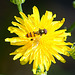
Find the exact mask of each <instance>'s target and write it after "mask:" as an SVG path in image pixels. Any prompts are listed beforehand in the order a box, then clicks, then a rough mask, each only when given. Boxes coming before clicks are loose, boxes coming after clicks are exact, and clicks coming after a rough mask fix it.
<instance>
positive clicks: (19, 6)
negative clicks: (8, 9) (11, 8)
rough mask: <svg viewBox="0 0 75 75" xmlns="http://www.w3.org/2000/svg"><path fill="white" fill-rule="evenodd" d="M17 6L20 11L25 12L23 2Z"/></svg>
mask: <svg viewBox="0 0 75 75" xmlns="http://www.w3.org/2000/svg"><path fill="white" fill-rule="evenodd" d="M17 7H18V10H19V12H23V10H22V4H17Z"/></svg>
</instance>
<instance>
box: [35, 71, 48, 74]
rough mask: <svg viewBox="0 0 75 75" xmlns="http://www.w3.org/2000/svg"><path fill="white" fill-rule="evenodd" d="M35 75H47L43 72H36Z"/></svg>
mask: <svg viewBox="0 0 75 75" xmlns="http://www.w3.org/2000/svg"><path fill="white" fill-rule="evenodd" d="M36 75H47V71H45V72H43V73H42V72H37V73H36Z"/></svg>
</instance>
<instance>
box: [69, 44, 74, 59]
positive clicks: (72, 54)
mask: <svg viewBox="0 0 75 75" xmlns="http://www.w3.org/2000/svg"><path fill="white" fill-rule="evenodd" d="M71 49H72V51H71V52H70V55H71V57H72V58H73V59H75V43H74V44H73V46H72V47H71Z"/></svg>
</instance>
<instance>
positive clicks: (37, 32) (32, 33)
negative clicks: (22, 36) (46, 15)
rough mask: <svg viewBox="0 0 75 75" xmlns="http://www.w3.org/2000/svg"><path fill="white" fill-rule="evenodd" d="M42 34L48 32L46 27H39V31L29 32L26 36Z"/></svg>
mask: <svg viewBox="0 0 75 75" xmlns="http://www.w3.org/2000/svg"><path fill="white" fill-rule="evenodd" d="M42 34H47V30H46V29H39V30H38V31H36V32H34V31H33V32H30V33H27V34H26V37H27V38H29V37H35V36H37V35H40V36H42Z"/></svg>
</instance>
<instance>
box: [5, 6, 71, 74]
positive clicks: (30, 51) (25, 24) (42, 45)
mask: <svg viewBox="0 0 75 75" xmlns="http://www.w3.org/2000/svg"><path fill="white" fill-rule="evenodd" d="M20 15H21V16H22V18H19V17H16V16H14V17H15V19H16V21H17V22H18V23H17V22H12V24H13V25H14V26H16V27H13V26H10V27H8V30H9V31H10V33H16V34H17V35H18V36H17V37H12V38H6V39H5V41H6V42H10V44H11V45H17V46H22V47H20V48H18V49H16V50H15V51H14V52H13V53H10V55H15V56H14V58H13V60H16V59H18V58H20V63H21V64H22V65H24V64H26V63H27V62H28V61H29V64H31V63H32V61H33V73H34V74H36V70H37V68H38V66H39V67H40V69H41V72H44V70H46V71H48V70H49V68H50V65H51V63H52V62H53V63H56V61H55V59H54V57H56V58H57V59H58V60H60V61H61V62H63V63H65V62H66V61H65V59H64V58H63V57H62V56H61V55H60V54H63V55H66V56H69V53H68V51H71V48H70V47H68V46H67V45H72V43H70V42H65V41H66V39H67V36H71V33H67V32H66V29H62V30H58V29H59V28H60V27H61V26H62V25H63V23H64V21H65V18H63V19H62V20H61V21H53V19H54V18H55V17H56V14H54V15H53V14H52V12H51V11H46V13H45V14H44V15H43V16H42V18H41V20H40V15H39V11H38V8H37V7H36V6H34V7H33V14H31V15H28V17H27V16H26V15H25V14H24V13H23V12H20Z"/></svg>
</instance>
